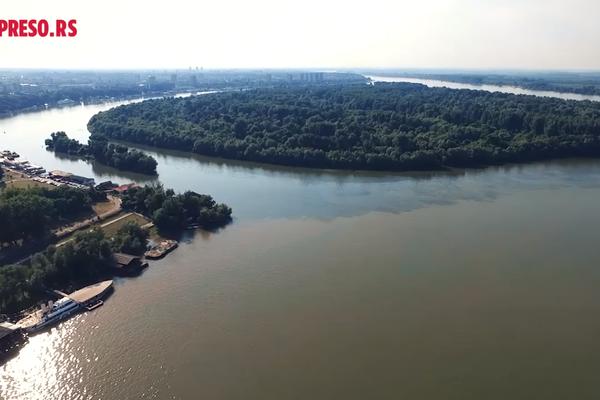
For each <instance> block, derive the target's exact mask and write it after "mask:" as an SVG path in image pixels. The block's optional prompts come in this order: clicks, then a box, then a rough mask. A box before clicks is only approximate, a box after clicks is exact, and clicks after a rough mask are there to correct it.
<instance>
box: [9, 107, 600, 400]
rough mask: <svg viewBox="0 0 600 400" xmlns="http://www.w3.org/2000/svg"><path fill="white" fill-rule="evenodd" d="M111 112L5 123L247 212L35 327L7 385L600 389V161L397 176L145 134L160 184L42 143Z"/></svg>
mask: <svg viewBox="0 0 600 400" xmlns="http://www.w3.org/2000/svg"><path fill="white" fill-rule="evenodd" d="M110 106H111V105H107V107H110ZM102 109H105V108H101V107H97V106H94V107H87V106H86V107H83V108H79V107H77V108H75V109H70V110H68V112H66V110H53V111H44V112H40V113H38V114H28V115H24V116H19V117H15V118H14V119H10V120H0V132H1V131H2V129H3V128H5V129H6V130H7V134H6V136H5V137H3V139H4V140H6V142H3V146H6V147H9V148H12V149H14V150H16V151H17V152H19V153H20V154H22V155H24V156H26V157H27V158H28V159H32V160H36V162H39V163H41V164H42V165H44V166H46V168H49V169H50V168H51V169H61V170H66V171H73V172H75V173H77V174H80V175H83V176H90V177H94V178H95V179H97V180H98V181H103V180H114V181H125V180H127V181H129V180H135V181H137V182H140V183H143V182H160V183H163V184H164V185H165V186H166V187H173V188H174V189H175V190H177V191H183V190H186V189H192V190H195V191H199V192H208V193H211V194H213V195H214V196H215V198H218V199H219V200H220V201H224V202H226V203H228V204H229V205H231V206H232V207H233V208H234V209H235V212H236V219H235V221H234V223H233V224H231V225H229V226H228V227H227V229H224V230H221V231H217V232H206V231H186V232H184V235H183V237H182V240H181V241H180V244H179V247H178V249H177V251H175V252H173V253H172V254H170V255H169V256H168V257H166V258H164V259H162V260H158V261H155V262H154V263H153V265H152V268H148V269H147V270H146V271H145V272H144V274H143V278H133V279H116V280H115V283H114V284H115V289H116V290H115V293H114V295H113V296H112V297H111V299H110V301H109V302H107V304H106V305H105V306H104V307H101V308H99V309H97V310H95V311H94V312H93V313H88V314H81V315H78V316H76V317H74V318H72V319H70V320H68V321H66V322H65V323H64V324H61V325H60V326H58V327H56V328H54V329H52V330H50V331H48V332H44V333H42V334H40V335H37V336H35V337H33V338H31V340H30V342H29V344H28V345H27V346H26V347H25V348H23V349H22V350H21V352H19V354H18V355H17V356H16V357H15V358H13V359H12V360H10V361H9V362H8V363H6V364H4V365H3V366H1V367H0V382H2V385H1V386H0V397H4V398H28V397H29V398H32V399H36V400H37V399H44V398H48V397H52V398H61V397H73V396H74V394H77V395H79V394H81V395H82V396H84V395H87V396H92V397H99V398H141V397H150V398H151V397H154V398H174V399H188V398H194V397H197V396H198V394H199V393H201V394H202V395H204V396H206V397H211V398H246V397H249V396H250V397H261V398H265V399H281V398H285V397H289V394H290V393H294V395H296V396H298V397H310V398H315V399H330V398H345V399H364V398H365V397H381V398H385V397H389V393H394V396H396V397H407V398H419V399H432V400H433V399H438V398H440V397H443V398H448V399H453V398H454V399H458V398H460V399H469V400H470V399H481V398H487V399H490V400H501V399H505V398H511V399H516V400H525V399H531V398H532V397H536V396H537V397H540V396H542V397H544V398H545V399H548V400H559V399H564V398H569V396H572V394H573V393H578V396H579V397H581V398H586V399H593V398H596V397H598V393H599V392H598V390H597V385H596V384H595V382H596V380H597V376H596V371H597V370H598V369H599V368H600V358H599V357H598V355H599V354H600V348H599V344H598V340H597V332H598V330H599V329H600V323H599V322H598V321H597V319H596V318H593V315H594V313H595V311H594V310H596V309H597V308H599V307H600V293H599V292H598V290H597V288H598V286H599V285H600V274H599V271H598V269H597V268H596V267H595V266H596V265H597V226H598V224H600V220H599V218H600V212H599V210H598V204H600V184H599V182H600V162H599V161H598V160H562V161H557V162H541V163H531V164H523V165H505V166H495V167H489V168H486V169H480V170H466V171H465V170H460V171H449V172H445V173H426V172H423V173H416V174H413V173H402V174H390V173H378V172H356V171H334V172H332V171H323V170H306V169H298V168H288V167H277V166H272V165H264V164H256V163H248V162H232V161H227V160H223V159H217V158H211V157H203V156H198V155H192V154H189V153H185V152H178V151H169V150H161V149H156V148H147V147H145V146H137V148H139V149H141V150H143V151H145V152H148V153H149V154H151V155H153V156H154V157H155V158H156V159H157V160H158V173H159V177H158V178H156V179H154V180H144V178H143V177H140V178H139V179H138V178H137V177H136V176H135V175H133V176H132V175H129V174H126V173H122V172H121V171H117V170H113V169H107V168H103V167H101V166H95V165H93V164H86V163H85V162H82V161H78V160H71V159H69V158H57V157H55V156H54V155H53V154H51V153H48V152H46V151H45V149H44V148H43V146H41V145H40V144H41V143H42V142H43V139H44V138H45V136H46V135H47V132H48V131H49V129H53V128H56V129H54V130H58V129H63V130H66V131H68V132H74V133H75V134H76V135H78V137H79V138H80V139H81V140H87V135H89V133H88V132H87V130H86V129H85V126H86V124H87V121H88V120H89V118H90V117H91V115H93V114H95V113H96V112H98V111H101V110H102ZM50 131H51V130H50ZM5 143H6V144H5ZM190 171H193V173H191V172H190ZM121 288H124V289H126V290H120V289H121ZM574 310H576V311H574ZM166 332H168V334H166ZM490 388H492V389H493V390H490Z"/></svg>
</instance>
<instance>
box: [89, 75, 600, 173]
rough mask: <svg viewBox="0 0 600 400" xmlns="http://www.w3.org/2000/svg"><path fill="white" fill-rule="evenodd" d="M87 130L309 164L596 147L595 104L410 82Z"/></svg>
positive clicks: (293, 95)
mask: <svg viewBox="0 0 600 400" xmlns="http://www.w3.org/2000/svg"><path fill="white" fill-rule="evenodd" d="M88 127H89V129H90V130H91V131H92V132H94V134H104V135H106V136H108V137H110V138H113V139H121V140H128V141H132V142H137V143H145V144H149V145H153V146H157V147H166V148H173V149H181V150H190V149H192V150H193V151H194V152H197V153H200V154H205V155H212V156H220V157H225V158H234V159H242V160H250V161H260V162H268V163H276V164H286V165H297V166H307V167H325V168H348V169H375V170H415V169H439V168H444V167H448V166H456V167H473V166H484V165H490V164H498V163H506V162H523V161H533V160H541V159H548V158H558V157H571V156H594V157H596V156H599V155H600V104H599V103H593V102H577V101H565V100H560V99H554V98H541V97H534V96H516V95H511V94H504V93H489V92H484V91H470V90H452V89H445V88H428V87H426V86H423V85H415V84H408V83H378V84H375V85H373V86H368V85H360V86H358V85H347V86H337V87H324V88H322V87H301V88H287V89H264V90H263V89H257V90H251V91H245V92H236V93H218V94H211V95H204V96H195V97H188V98H168V99H160V100H150V101H145V102H142V103H138V104H131V105H125V106H121V107H117V108H114V109H112V110H109V111H106V112H102V113H99V114H97V115H95V116H94V117H93V118H92V119H91V120H90V122H89V124H88Z"/></svg>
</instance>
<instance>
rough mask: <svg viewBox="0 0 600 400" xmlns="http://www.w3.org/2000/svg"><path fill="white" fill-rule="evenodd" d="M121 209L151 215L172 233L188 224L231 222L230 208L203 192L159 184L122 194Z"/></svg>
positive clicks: (162, 229)
mask: <svg viewBox="0 0 600 400" xmlns="http://www.w3.org/2000/svg"><path fill="white" fill-rule="evenodd" d="M122 205H123V208H124V209H126V210H131V211H136V212H139V213H141V214H144V215H147V216H149V217H151V218H152V220H153V221H154V224H155V225H156V227H157V228H158V229H159V231H162V232H170V231H171V232H172V231H177V230H180V229H182V228H185V227H186V226H188V225H193V224H198V225H200V226H202V227H204V228H217V227H220V226H223V225H226V224H227V223H228V222H229V221H231V208H230V207H228V206H227V205H225V204H217V203H216V202H215V201H214V200H213V198H212V197H211V196H209V195H206V194H198V193H195V192H191V191H187V192H185V193H183V194H175V192H174V191H173V190H171V189H167V190H165V189H164V188H163V187H162V186H161V185H157V186H144V187H140V188H136V187H134V188H131V189H129V190H128V191H127V192H125V193H124V194H123V203H122Z"/></svg>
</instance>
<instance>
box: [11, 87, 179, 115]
mask: <svg viewBox="0 0 600 400" xmlns="http://www.w3.org/2000/svg"><path fill="white" fill-rule="evenodd" d="M154 86H155V87H153V88H152V89H153V90H152V91H153V92H158V93H160V92H162V91H168V90H172V89H173V88H174V85H173V84H171V83H167V82H164V83H163V82H161V83H160V85H159V84H156V85H154ZM33 89H35V88H34V87H27V91H25V90H23V91H11V92H8V93H0V115H10V114H14V113H18V112H21V111H25V110H32V109H44V108H46V106H49V107H53V106H56V105H58V102H59V101H61V100H64V99H70V100H73V101H75V102H77V103H79V102H89V101H97V100H109V99H111V98H124V97H135V96H142V95H144V94H145V93H146V94H147V92H148V88H143V87H140V86H139V85H134V84H128V85H113V86H107V87H98V85H94V86H85V85H72V86H67V85H65V86H64V87H60V88H54V87H53V88H52V89H51V90H49V89H46V88H45V87H43V86H39V89H38V90H33Z"/></svg>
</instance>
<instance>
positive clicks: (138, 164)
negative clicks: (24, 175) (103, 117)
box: [45, 131, 157, 175]
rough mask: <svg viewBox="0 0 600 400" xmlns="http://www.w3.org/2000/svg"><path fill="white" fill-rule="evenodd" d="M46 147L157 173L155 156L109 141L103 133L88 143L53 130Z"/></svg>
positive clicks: (153, 173) (100, 161)
mask: <svg viewBox="0 0 600 400" xmlns="http://www.w3.org/2000/svg"><path fill="white" fill-rule="evenodd" d="M45 144H46V148H47V149H48V150H52V151H54V152H57V153H64V154H69V155H74V156H78V157H82V158H87V159H94V160H96V161H98V162H99V163H101V164H104V165H108V166H110V167H114V168H117V169H121V170H124V171H133V172H139V173H142V174H148V175H155V174H156V165H157V162H156V160H155V159H154V157H152V156H149V155H147V154H144V153H143V152H141V151H139V150H135V149H129V148H127V147H125V146H122V145H120V144H115V143H109V142H108V140H107V139H106V137H104V136H102V135H92V136H90V138H89V140H88V144H87V145H86V144H82V143H80V142H79V141H77V140H75V139H70V138H69V137H68V136H67V134H66V133H65V132H62V131H61V132H53V133H51V134H50V138H48V139H46V142H45Z"/></svg>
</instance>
